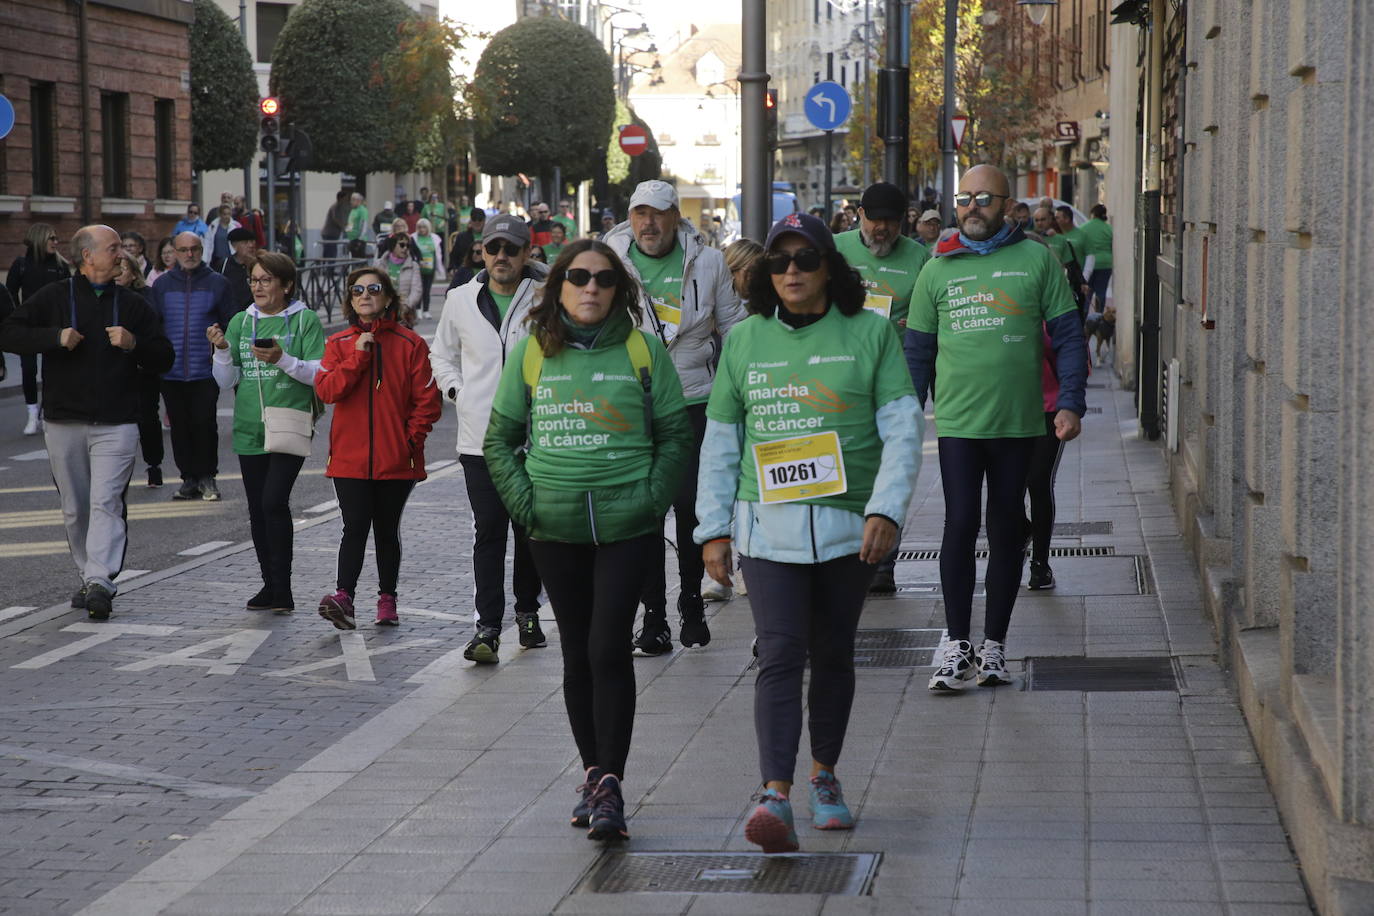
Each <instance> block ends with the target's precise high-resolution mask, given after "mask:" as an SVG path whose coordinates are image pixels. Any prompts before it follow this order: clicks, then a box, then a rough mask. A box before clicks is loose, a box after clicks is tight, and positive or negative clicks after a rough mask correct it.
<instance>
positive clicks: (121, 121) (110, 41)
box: [0, 0, 193, 263]
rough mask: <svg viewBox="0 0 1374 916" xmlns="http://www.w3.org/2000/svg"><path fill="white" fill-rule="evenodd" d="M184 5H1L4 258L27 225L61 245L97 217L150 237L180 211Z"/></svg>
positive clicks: (104, 1) (185, 108)
mask: <svg viewBox="0 0 1374 916" xmlns="http://www.w3.org/2000/svg"><path fill="white" fill-rule="evenodd" d="M192 10H193V7H192V4H191V3H190V2H189V0H87V2H86V3H81V4H74V3H69V2H66V0H7V2H5V3H3V4H0V35H4V36H5V39H4V42H5V51H4V53H3V55H0V93H3V94H4V95H5V96H6V97H7V98H8V99H9V100H10V101H11V103H12V104H13V105H14V109H15V125H14V129H13V131H12V132H11V133H10V135H9V136H8V137H6V138H5V139H4V140H0V252H3V253H5V256H6V258H7V259H8V258H9V257H12V256H13V255H16V254H18V253H19V252H20V251H22V249H23V238H24V233H25V231H26V230H27V229H28V227H29V225H30V224H31V223H34V222H46V223H51V224H53V225H54V226H55V227H56V228H57V232H58V234H59V235H60V236H61V237H62V238H63V239H64V240H65V239H67V238H70V236H71V234H72V232H73V231H74V230H75V229H77V228H78V227H79V226H81V225H83V224H87V223H97V222H99V223H108V224H110V225H112V226H114V227H116V228H118V229H120V230H125V229H132V230H135V231H138V232H141V233H142V234H143V235H144V236H146V237H148V238H149V239H150V241H152V240H155V239H156V238H158V237H160V236H161V235H163V234H165V233H166V231H167V230H168V229H170V228H171V227H172V225H173V224H174V223H175V221H176V220H177V219H178V218H180V217H181V216H183V215H185V212H186V206H187V204H188V203H189V202H190V199H191V88H190V79H191V76H190V22H191V19H192ZM83 61H84V67H83ZM83 69H84V73H85V79H84V82H83ZM83 96H84V98H83ZM83 108H84V117H83ZM6 263H8V260H6Z"/></svg>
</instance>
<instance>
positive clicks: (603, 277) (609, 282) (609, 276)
mask: <svg viewBox="0 0 1374 916" xmlns="http://www.w3.org/2000/svg"><path fill="white" fill-rule="evenodd" d="M563 279H564V280H565V281H566V282H568V283H571V284H572V285H573V286H576V287H578V288H579V289H580V288H581V287H583V286H586V285H587V284H588V283H590V282H591V281H592V280H596V285H597V286H599V287H601V288H602V289H614V288H615V284H616V281H617V280H619V279H620V278H619V277H618V276H617V275H616V272H615V271H613V270H611V269H610V268H609V267H608V268H606V269H605V270H598V271H597V272H596V273H592V272H591V271H590V270H587V269H586V268H583V267H574V268H573V269H572V270H570V271H568V272H567V273H566V274H564V275H563Z"/></svg>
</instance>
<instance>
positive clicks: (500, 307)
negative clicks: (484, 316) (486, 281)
mask: <svg viewBox="0 0 1374 916" xmlns="http://www.w3.org/2000/svg"><path fill="white" fill-rule="evenodd" d="M487 292H489V293H491V298H492V299H494V300H495V301H496V311H498V312H500V313H501V321H502V322H504V321H505V320H506V313H508V312H509V311H510V304H511V302H512V301H513V300H514V299H515V293H511V294H510V295H509V296H503V295H501V294H500V293H498V292H497V291H496V290H494V289H492V288H491V287H490V286H488V287H487Z"/></svg>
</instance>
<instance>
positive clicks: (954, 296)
mask: <svg viewBox="0 0 1374 916" xmlns="http://www.w3.org/2000/svg"><path fill="white" fill-rule="evenodd" d="M970 280H974V281H976V280H977V278H976V277H961V278H960V279H958V280H952V281H950V283H949V285H948V286H947V287H946V289H945V295H946V297H947V300H946V301H947V302H948V304H949V315H948V319H949V329H950V331H951V332H953V333H955V334H962V333H964V332H966V331H998V330H1000V329H1001V327H1002V325H1004V324H1006V322H1007V319H1008V318H1009V317H1014V316H1019V315H1024V314H1026V310H1025V309H1023V308H1022V307H1021V304H1020V303H1018V302H1017V301H1016V300H1015V299H1013V298H1012V297H1011V294H1010V293H1008V292H1007V291H1006V290H1005V289H1002V288H1001V287H992V288H989V287H987V286H984V285H983V284H982V283H981V282H980V283H979V284H978V288H977V290H975V291H973V292H970V291H968V290H967V289H966V288H965V287H964V283H966V282H968V281H970Z"/></svg>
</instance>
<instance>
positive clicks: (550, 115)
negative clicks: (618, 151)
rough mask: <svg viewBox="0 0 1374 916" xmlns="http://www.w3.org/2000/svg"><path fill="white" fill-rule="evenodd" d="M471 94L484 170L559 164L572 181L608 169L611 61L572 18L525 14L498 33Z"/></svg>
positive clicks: (536, 169) (538, 170)
mask: <svg viewBox="0 0 1374 916" xmlns="http://www.w3.org/2000/svg"><path fill="white" fill-rule="evenodd" d="M551 48H556V49H557V54H556V59H552V58H550V56H549V49H551ZM468 99H469V101H470V103H471V105H472V109H473V134H474V137H473V139H474V146H475V149H476V152H477V160H478V162H480V163H481V166H482V170H483V171H484V172H487V173H488V174H492V175H515V174H517V173H524V174H527V175H541V174H548V173H550V172H552V170H553V168H554V167H555V166H557V167H560V168H561V169H562V174H563V179H564V181H568V182H577V181H582V180H583V179H587V178H592V177H594V176H595V175H597V174H598V173H599V172H600V171H601V170H602V169H604V168H605V160H606V143H607V138H608V137H609V136H610V134H611V128H612V122H613V121H614V118H615V88H614V77H613V75H612V72H611V59H610V57H609V56H608V55H607V54H606V51H605V49H604V48H602V47H601V45H600V44H599V43H597V40H596V39H595V38H594V37H592V34H591V33H590V32H588V31H587V30H586V29H583V28H582V27H580V26H578V25H576V24H575V23H572V22H566V21H564V20H561V19H552V18H529V19H522V20H520V21H519V22H517V23H515V24H514V25H511V26H508V27H506V28H504V29H502V30H501V31H499V32H497V33H496V35H495V36H494V37H493V38H492V40H491V43H490V44H489V45H487V49H486V50H485V51H483V52H482V57H481V58H480V59H479V60H478V62H477V70H476V74H475V76H474V77H473V81H472V85H471V87H470V88H469V91H468Z"/></svg>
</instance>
